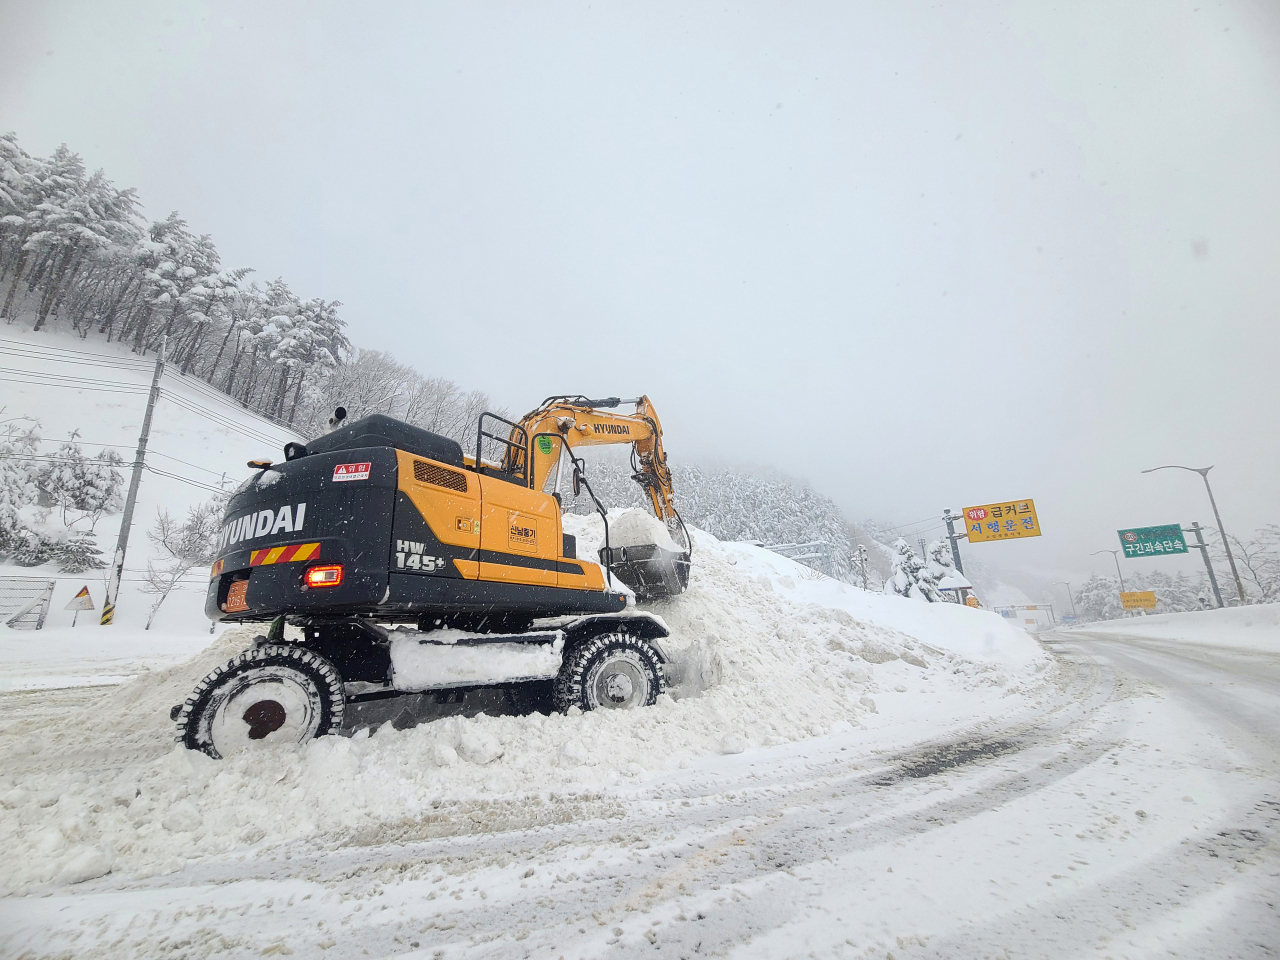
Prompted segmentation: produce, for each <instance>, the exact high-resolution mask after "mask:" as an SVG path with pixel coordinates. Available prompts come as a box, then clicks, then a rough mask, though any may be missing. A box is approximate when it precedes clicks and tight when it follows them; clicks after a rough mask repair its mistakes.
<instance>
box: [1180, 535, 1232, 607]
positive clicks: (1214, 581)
mask: <svg viewBox="0 0 1280 960" xmlns="http://www.w3.org/2000/svg"><path fill="white" fill-rule="evenodd" d="M1182 532H1183V533H1194V534H1195V535H1196V542H1195V543H1193V544H1191V546H1192V547H1194V548H1195V549H1197V550H1199V551H1200V555H1201V556H1202V557H1204V568H1205V570H1206V571H1208V573H1209V586H1211V587H1212V588H1213V599H1214V601H1216V602H1217V604H1218V608H1219V609H1221V608H1222V606H1223V603H1222V592H1221V591H1220V590H1219V589H1218V578H1217V577H1216V576H1214V574H1213V564H1212V563H1211V562H1210V561H1209V545H1208V544H1207V543H1205V542H1204V530H1203V528H1202V527H1201V526H1200V522H1199V521H1198V520H1197V521H1196V522H1194V523H1192V524H1191V529H1190V530H1184V531H1182Z"/></svg>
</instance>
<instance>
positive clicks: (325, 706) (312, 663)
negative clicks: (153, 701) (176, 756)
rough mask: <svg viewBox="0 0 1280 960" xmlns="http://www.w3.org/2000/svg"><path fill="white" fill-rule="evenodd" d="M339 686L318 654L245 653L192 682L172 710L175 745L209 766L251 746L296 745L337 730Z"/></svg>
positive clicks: (259, 649) (288, 650) (273, 648)
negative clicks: (205, 760)
mask: <svg viewBox="0 0 1280 960" xmlns="http://www.w3.org/2000/svg"><path fill="white" fill-rule="evenodd" d="M345 705H346V701H345V698H344V693H343V687H342V678H341V677H340V676H339V675H338V671H337V670H336V669H334V666H333V664H331V663H330V662H329V661H328V660H326V659H325V658H324V657H322V656H320V654H318V653H316V652H315V651H313V650H308V649H306V648H305V647H297V646H292V645H290V644H262V645H257V646H254V647H251V648H250V649H248V650H246V651H245V652H244V653H242V654H240V655H239V656H237V657H235V658H234V659H233V660H231V661H229V662H228V663H227V664H226V666H222V667H218V668H217V669H216V670H214V671H213V672H212V673H210V674H209V675H208V676H207V677H205V678H204V679H203V680H201V681H200V683H199V684H198V685H197V686H196V688H195V690H194V691H192V694H191V696H189V697H188V698H187V700H186V702H185V703H183V704H181V705H180V706H179V708H178V710H177V718H176V719H177V722H178V735H177V738H176V739H177V742H178V743H180V744H182V745H183V746H185V747H186V748H187V749H189V750H200V751H202V752H203V753H207V754H208V755H209V756H211V757H213V758H214V759H215V760H221V759H223V758H224V757H227V756H229V755H230V754H232V753H236V752H238V751H240V750H243V749H246V748H252V747H254V746H257V745H265V746H272V745H278V744H282V743H302V742H303V741H305V740H310V739H312V738H313V737H323V736H325V735H326V734H328V733H332V732H334V731H336V730H338V729H339V728H340V727H341V726H342V714H343V710H344V707H345Z"/></svg>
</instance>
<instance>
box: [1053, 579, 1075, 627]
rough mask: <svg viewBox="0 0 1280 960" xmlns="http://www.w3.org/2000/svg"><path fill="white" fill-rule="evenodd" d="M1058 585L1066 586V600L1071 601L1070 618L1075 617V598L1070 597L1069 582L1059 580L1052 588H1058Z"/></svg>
mask: <svg viewBox="0 0 1280 960" xmlns="http://www.w3.org/2000/svg"><path fill="white" fill-rule="evenodd" d="M1058 584H1064V585H1065V586H1066V588H1067V599H1068V600H1070V601H1071V616H1072V617H1076V598H1075V597H1074V596H1072V594H1071V583H1070V581H1067V580H1059V581H1057V583H1055V584H1054V586H1055V587H1056V586H1058ZM1076 618H1077V619H1079V618H1078V617H1076Z"/></svg>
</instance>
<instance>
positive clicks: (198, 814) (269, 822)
mask: <svg viewBox="0 0 1280 960" xmlns="http://www.w3.org/2000/svg"><path fill="white" fill-rule="evenodd" d="M568 524H569V525H570V532H576V533H577V535H578V536H579V537H580V543H581V544H582V545H583V547H584V552H583V554H582V555H583V556H588V555H590V554H589V553H587V552H586V551H593V550H594V549H595V547H596V545H597V544H598V542H599V540H600V539H601V535H602V525H601V523H600V521H599V519H598V518H571V519H570V520H569V521H568ZM652 609H654V610H655V611H656V612H658V613H660V614H661V615H662V616H663V617H664V618H665V619H666V621H667V623H668V624H669V625H670V627H671V629H672V634H673V636H672V640H671V642H670V646H671V649H672V650H673V652H674V654H675V657H676V659H677V661H678V667H679V672H680V677H679V681H680V682H679V684H678V686H677V687H676V689H675V690H674V691H673V692H674V693H675V694H676V696H664V697H662V698H661V699H660V701H659V703H658V704H657V705H656V706H654V707H651V708H647V709H643V710H637V711H630V712H613V711H599V712H595V713H590V714H585V715H583V714H577V713H575V714H573V715H569V716H561V715H553V716H542V715H539V714H534V715H530V716H524V717H521V716H485V715H483V714H482V715H479V716H475V717H463V716H455V717H449V718H446V719H442V720H437V721H435V722H431V723H426V724H423V725H421V726H418V727H415V728H412V729H408V730H395V729H392V728H391V727H390V726H389V725H388V726H384V727H382V728H381V729H379V730H378V731H377V732H376V733H375V734H374V735H373V736H367V735H365V734H364V733H363V732H361V733H358V734H357V735H356V736H355V737H352V738H343V737H330V738H325V739H322V740H318V741H313V742H311V743H309V744H305V745H302V746H299V747H292V748H291V747H282V748H274V749H267V750H262V751H260V752H257V751H250V752H246V753H243V754H239V755H237V756H235V757H233V758H231V759H229V760H227V761H222V762H217V761H213V760H210V759H208V758H207V757H205V756H203V755H201V754H196V753H191V752H188V751H186V750H183V749H180V748H177V747H170V746H169V744H171V742H172V737H173V725H172V723H171V722H170V720H169V716H168V714H169V708H170V706H171V705H173V704H175V703H178V702H180V701H181V700H182V699H184V698H185V697H186V695H187V694H188V692H189V691H190V689H191V688H192V687H193V686H194V684H195V683H196V682H197V681H198V680H199V678H200V677H201V676H202V675H203V674H204V673H206V672H207V671H208V670H210V669H211V668H213V667H214V666H215V665H217V664H219V663H222V662H225V661H226V660H227V659H229V658H230V657H231V656H232V655H234V654H235V653H237V652H238V651H239V650H240V649H242V648H243V647H245V646H246V645H247V644H248V643H249V641H250V639H251V637H252V636H253V635H254V634H255V633H256V632H258V631H257V630H256V629H254V628H239V629H234V630H229V631H227V632H226V633H224V634H223V635H222V636H221V637H220V638H219V639H218V640H217V641H216V642H215V643H214V644H212V645H211V646H210V647H209V648H208V649H206V650H204V651H203V652H201V653H200V654H199V655H198V656H196V657H195V658H194V659H192V660H190V661H188V662H185V663H182V664H180V665H176V666H167V667H164V668H161V669H157V670H144V671H143V672H142V673H141V674H140V675H139V676H138V677H137V678H135V679H133V680H131V681H129V682H127V683H123V684H121V685H119V686H118V687H115V688H113V689H111V690H110V691H109V692H106V693H104V694H101V695H100V696H95V697H93V698H91V699H88V700H86V701H84V702H83V703H82V704H81V705H80V706H79V707H78V708H75V709H68V710H67V711H66V712H65V714H64V715H62V716H60V717H59V720H58V722H57V723H56V724H47V723H44V722H36V721H28V720H18V721H14V722H11V723H8V724H6V725H4V726H3V727H0V770H3V771H4V773H3V774H0V844H2V845H3V846H4V848H5V849H7V850H8V851H10V863H11V869H9V870H7V871H6V873H5V876H4V877H3V879H0V884H2V885H3V889H6V890H8V891H10V892H19V891H26V890H36V889H40V888H42V887H43V886H44V885H46V884H49V883H54V884H59V883H71V882H75V881H76V880H83V879H86V878H89V877H92V876H98V875H101V874H102V873H105V872H107V871H108V870H110V871H114V872H117V873H123V874H126V875H129V876H134V877H137V876H148V875H151V874H153V873H156V872H166V871H172V870H176V869H179V868H180V867H181V866H182V864H183V863H184V862H186V861H187V860H188V859H190V858H205V857H209V856H215V855H220V854H226V853H231V852H235V851H247V850H250V849H255V848H264V847H271V846H274V845H278V844H280V843H281V842H283V841H298V840H304V839H309V840H312V841H315V842H319V843H321V844H324V845H341V844H344V843H348V842H351V841H352V839H353V838H355V837H360V838H364V839H365V840H368V839H369V838H377V839H378V840H380V841H390V840H395V839H398V838H413V837H415V836H421V835H423V831H424V830H426V831H428V833H429V831H430V829H432V828H431V826H430V824H431V823H432V821H433V811H434V810H436V809H437V808H439V806H440V805H441V803H443V802H449V801H454V800H457V799H459V798H471V799H476V798H479V799H492V800H494V801H495V802H496V801H499V800H504V799H506V800H510V799H512V798H523V799H521V800H520V803H518V804H516V806H524V805H526V804H529V803H532V804H536V805H540V806H541V807H542V808H543V809H545V810H546V811H548V812H547V814H546V815H547V816H551V817H555V816H557V813H556V812H555V811H556V810H557V809H564V808H565V807H566V805H569V806H571V805H572V804H573V803H574V802H576V799H575V798H577V799H580V798H581V797H583V796H598V795H599V794H600V793H601V791H605V792H607V791H609V790H610V789H613V788H614V786H615V785H618V784H622V783H625V782H628V781H634V782H642V781H644V780H646V779H648V778H652V777H654V776H656V775H658V774H660V773H661V772H662V771H666V770H670V769H672V768H677V767H684V766H688V765H690V764H697V763H700V762H704V761H705V758H708V757H712V756H717V755H721V754H739V753H745V752H749V751H753V750H756V749H759V748H761V747H765V746H769V745H778V744H784V743H787V742H792V741H799V740H804V739H808V738H813V737H821V736H824V735H827V734H839V735H841V736H842V737H844V738H845V739H850V738H851V740H852V742H855V743H857V744H859V745H860V746H861V747H862V748H863V749H884V748H888V747H890V746H893V745H895V744H906V743H910V742H912V741H915V740H920V739H924V738H927V737H931V736H935V735H937V734H939V733H941V732H943V731H946V730H948V729H953V728H956V727H958V726H971V725H972V724H974V723H975V722H976V721H979V720H982V719H984V718H995V717H1001V716H1010V715H1013V714H1016V713H1019V712H1021V711H1026V710H1027V709H1029V704H1030V703H1031V698H1032V697H1033V696H1034V694H1035V692H1036V691H1037V690H1038V689H1039V688H1040V686H1041V685H1042V682H1043V677H1044V668H1045V667H1046V665H1047V663H1048V659H1047V657H1046V655H1045V654H1044V653H1042V652H1041V650H1040V649H1039V647H1038V646H1037V645H1036V644H1035V642H1034V641H1033V640H1031V639H1030V638H1029V637H1028V636H1027V635H1026V634H1025V633H1023V632H1022V631H1019V630H1016V629H1013V628H1010V627H1009V626H1008V625H1006V624H1005V623H1004V622H1003V621H1002V620H1001V618H999V617H997V616H995V615H993V614H990V613H987V612H984V611H977V610H970V609H967V608H960V607H957V606H952V605H940V604H939V605H929V604H924V603H920V602H913V601H907V600H903V599H900V598H896V597H884V596H880V595H872V594H866V593H863V592H862V591H859V590H857V589H855V588H853V587H850V586H847V585H844V584H839V583H836V582H834V581H830V580H827V579H825V578H821V577H819V576H818V575H817V574H814V573H813V572H812V571H810V570H809V569H808V568H806V567H803V566H801V565H799V564H796V563H794V562H793V561H790V560H786V559H785V558H782V557H778V556H776V555H774V554H771V553H768V552H767V551H764V550H761V549H760V548H756V547H750V546H745V545H741V544H725V543H720V542H719V541H717V540H716V539H715V538H713V537H710V536H708V535H706V534H703V533H701V532H695V533H694V566H693V576H692V580H691V583H690V588H689V590H688V591H687V592H686V593H685V594H684V595H682V596H681V597H679V598H677V599H674V600H672V601H668V602H664V603H661V604H655V605H653V607H652ZM120 633H121V634H124V633H126V631H124V630H122V631H120ZM26 696H37V694H27V695H26ZM677 697H678V698H677ZM67 757H74V758H76V762H75V763H74V764H72V763H66V762H64V761H65V759H66V758H67ZM111 757H124V758H126V761H125V762H120V763H111V762H109V760H108V758H111Z"/></svg>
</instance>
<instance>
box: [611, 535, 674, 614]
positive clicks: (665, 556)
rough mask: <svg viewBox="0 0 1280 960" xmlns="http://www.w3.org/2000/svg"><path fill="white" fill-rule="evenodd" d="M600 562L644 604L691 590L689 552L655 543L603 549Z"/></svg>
mask: <svg viewBox="0 0 1280 960" xmlns="http://www.w3.org/2000/svg"><path fill="white" fill-rule="evenodd" d="M600 562H601V563H602V564H604V566H606V567H608V568H609V570H610V571H611V572H612V573H613V575H614V576H615V577H617V578H618V579H619V580H621V581H622V582H623V583H625V584H626V585H627V586H628V587H630V588H631V589H632V590H634V591H635V592H636V596H637V597H638V598H640V599H641V600H661V599H663V598H664V597H674V596H676V595H677V594H681V593H684V591H685V588H686V587H688V586H689V563H690V557H689V551H687V550H668V549H666V548H664V547H660V546H658V544H656V543H641V544H632V545H630V546H626V547H610V548H604V547H602V548H601V549H600Z"/></svg>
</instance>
